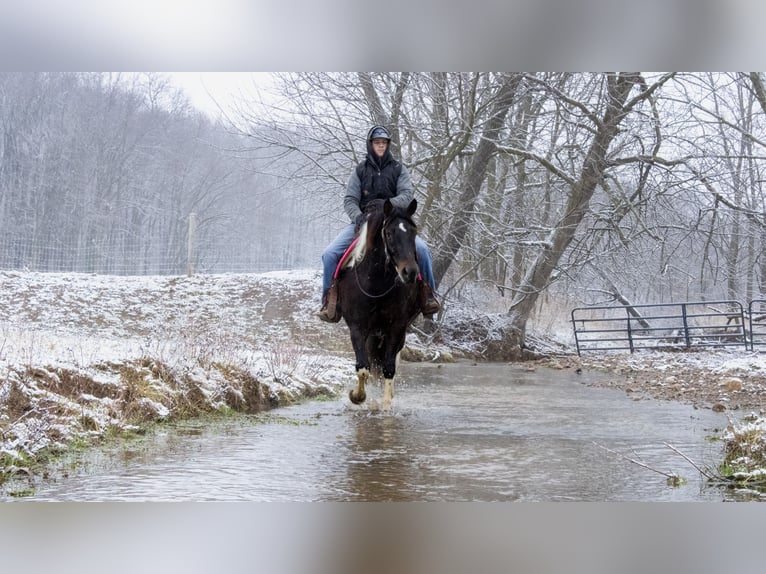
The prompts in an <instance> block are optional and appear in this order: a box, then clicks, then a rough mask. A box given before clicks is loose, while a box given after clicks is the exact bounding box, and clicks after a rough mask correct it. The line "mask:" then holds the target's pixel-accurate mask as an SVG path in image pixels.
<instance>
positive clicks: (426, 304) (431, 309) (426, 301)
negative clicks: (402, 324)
mask: <svg viewBox="0 0 766 574" xmlns="http://www.w3.org/2000/svg"><path fill="white" fill-rule="evenodd" d="M418 296H419V299H420V311H421V313H423V318H425V319H433V316H434V314H435V313H438V312H439V310H440V309H441V305H440V304H439V301H437V300H436V296H435V295H434V292H433V290H431V287H429V285H428V283H426V282H425V281H420V293H419V294H418Z"/></svg>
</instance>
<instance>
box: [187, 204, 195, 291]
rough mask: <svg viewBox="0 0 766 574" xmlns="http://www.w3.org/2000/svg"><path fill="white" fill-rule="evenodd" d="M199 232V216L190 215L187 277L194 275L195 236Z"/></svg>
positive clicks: (192, 213)
mask: <svg viewBox="0 0 766 574" xmlns="http://www.w3.org/2000/svg"><path fill="white" fill-rule="evenodd" d="M196 231H197V214H196V213H195V212H193V211H192V212H191V213H190V214H189V230H188V233H187V235H186V275H187V276H189V277H191V276H192V275H194V235H195V233H196Z"/></svg>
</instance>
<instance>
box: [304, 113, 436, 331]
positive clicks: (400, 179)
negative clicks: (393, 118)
mask: <svg viewBox="0 0 766 574" xmlns="http://www.w3.org/2000/svg"><path fill="white" fill-rule="evenodd" d="M390 143H391V135H390V134H389V132H388V130H387V129H386V128H384V127H383V126H373V127H372V128H370V131H369V132H367V158H366V159H365V160H364V161H363V162H361V163H360V164H359V165H358V166H357V167H356V169H355V170H354V171H353V173H352V174H351V178H350V179H349V181H348V186H347V188H346V196H345V197H344V198H343V209H344V210H345V211H346V214H347V215H348V217H349V219H350V220H351V223H350V224H349V225H347V226H346V227H344V228H343V229H342V230H341V232H340V233H339V234H338V236H337V237H336V238H335V239H334V240H333V241H332V243H330V245H328V246H327V247H326V248H325V250H324V252H323V253H322V266H323V272H324V275H323V277H322V309H321V311H319V318H320V319H322V321H329V322H332V323H335V322H337V321H339V320H340V309H339V307H338V304H337V303H338V289H337V285H336V283H335V281H333V274H334V273H335V268H336V267H337V265H338V262H339V261H340V258H341V256H342V255H343V253H345V251H346V249H347V248H348V246H349V245H351V242H352V241H353V240H354V234H355V231H358V229H359V228H360V227H361V226H362V224H363V223H364V221H365V218H366V215H365V214H364V209H365V207H366V206H367V203H368V202H369V201H370V200H373V199H390V200H391V203H394V204H395V205H397V206H399V207H407V206H408V205H409V203H410V201H412V197H413V190H412V180H411V179H410V173H409V171H407V168H406V167H404V165H403V164H401V163H400V162H398V161H396V160H395V159H394V157H393V156H392V155H391V150H390V149H389V148H390ZM415 248H416V250H417V257H418V267H419V268H420V273H421V275H422V277H423V279H424V280H423V281H419V285H420V289H421V294H420V299H421V301H422V302H423V303H422V304H421V311H422V313H423V315H424V316H426V317H430V316H432V315H433V314H434V313H436V312H437V311H438V310H439V309H440V305H439V302H438V301H437V300H436V298H435V297H434V291H435V290H436V283H435V281H434V274H433V269H432V260H431V251H430V250H429V249H428V246H427V245H426V243H425V241H423V240H422V239H421V238H420V237H417V236H416V237H415Z"/></svg>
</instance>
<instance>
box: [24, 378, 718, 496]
mask: <svg viewBox="0 0 766 574" xmlns="http://www.w3.org/2000/svg"><path fill="white" fill-rule="evenodd" d="M596 376H603V375H597V374H587V373H584V374H582V375H579V376H578V375H575V374H573V373H572V372H571V371H557V370H550V369H544V368H539V369H537V370H534V371H529V370H527V369H526V368H524V367H520V366H515V365H505V364H479V365H471V364H468V363H461V364H453V365H441V366H439V365H431V364H403V365H402V366H401V369H400V378H399V381H398V384H397V387H396V395H395V397H394V408H393V411H392V412H391V413H390V414H383V413H380V412H377V411H375V410H371V409H370V408H368V407H361V408H360V407H356V406H353V405H351V404H350V403H349V401H348V399H347V398H342V399H338V400H336V401H324V402H308V403H305V404H302V405H297V406H294V407H287V408H281V409H277V410H274V411H271V412H269V413H265V414H263V415H258V416H255V417H236V418H235V419H230V420H225V421H219V422H215V423H204V424H203V423H200V422H193V423H185V424H182V425H178V426H176V427H172V428H171V427H168V426H166V427H163V428H161V429H160V430H158V431H157V432H156V433H154V434H153V435H152V436H150V437H146V438H143V439H140V440H138V441H131V442H129V443H128V444H127V445H126V446H125V447H124V448H122V449H118V450H111V451H110V450H96V451H94V452H91V453H88V459H87V461H86V464H85V466H84V468H81V469H80V470H72V471H70V472H69V475H68V476H67V477H66V478H65V477H62V476H57V478H55V479H53V480H49V481H45V482H42V483H41V484H39V485H37V489H36V493H35V494H34V495H33V496H31V497H29V498H26V499H25V500H30V499H31V500H41V501H54V500H55V501H64V500H66V501H85V500H88V501H123V500H134V501H137V500H140V501H205V500H216V501H244V500H247V501H357V500H358V501H388V500H392V501H720V500H724V499H726V497H731V496H732V495H731V494H727V493H726V492H725V491H722V490H720V489H717V488H712V487H707V486H706V485H705V481H704V479H703V478H702V477H700V476H699V473H698V472H697V470H695V469H694V468H693V467H692V466H691V465H690V464H689V463H688V462H686V461H685V460H683V459H682V458H681V457H680V456H679V455H678V454H676V453H674V452H673V451H672V450H671V449H670V448H668V447H667V446H666V445H665V443H669V444H671V445H673V446H674V447H676V448H677V449H679V450H680V451H681V452H683V453H684V454H686V455H687V456H689V457H690V458H691V459H692V460H694V461H695V462H697V463H698V464H700V465H701V466H708V467H711V468H715V466H716V464H717V463H718V461H719V460H720V449H721V446H720V443H717V442H711V441H709V440H707V439H706V437H708V436H710V435H715V434H718V432H719V430H720V429H721V428H722V427H724V426H725V425H726V423H727V419H726V416H725V415H724V414H722V413H714V412H712V411H710V410H706V409H705V410H695V409H693V408H692V407H689V406H686V405H680V404H675V403H668V402H660V401H634V400H631V399H630V398H629V397H628V396H626V394H625V393H624V392H622V391H617V390H613V389H600V388H593V387H589V386H586V385H584V384H582V382H583V381H584V380H585V379H584V378H586V377H596ZM381 394H382V389H381V388H380V387H379V386H377V385H372V386H368V403H374V401H375V400H376V398H379V397H380V395H381ZM606 449H611V450H613V451H617V452H618V453H621V454H622V455H624V456H620V455H619V454H615V453H612V452H609V451H607V450H606ZM625 457H630V458H633V459H636V460H640V461H641V462H643V463H644V464H645V465H647V466H648V467H650V468H652V469H656V470H659V471H662V472H666V473H673V472H675V473H677V474H679V475H681V476H682V477H683V478H685V479H686V480H687V481H688V482H687V484H685V485H683V486H680V487H675V488H674V487H670V486H668V485H667V483H666V477H665V476H663V475H661V474H659V473H658V472H654V471H652V470H649V469H646V468H642V467H641V466H639V465H637V464H634V463H632V462H629V461H628V460H626V458H625Z"/></svg>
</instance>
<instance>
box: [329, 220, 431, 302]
mask: <svg viewBox="0 0 766 574" xmlns="http://www.w3.org/2000/svg"><path fill="white" fill-rule="evenodd" d="M353 240H354V224H353V223H350V224H349V225H347V226H346V227H344V228H343V229H342V230H341V232H340V233H338V236H337V237H336V238H335V239H333V240H332V243H330V245H328V246H327V247H326V248H325V250H324V252H323V253H322V272H323V275H322V295H324V294H325V293H327V290H328V289H329V288H330V285H332V276H333V274H334V273H335V268H336V267H337V266H338V262H339V261H340V258H341V257H343V254H344V253H345V252H346V249H348V246H349V245H351V242H352V241H353ZM415 250H416V251H417V252H418V267H419V268H420V274H421V275H422V276H423V280H424V281H425V282H426V283H427V284H428V286H429V287H431V289H432V290H433V291H434V292H435V291H436V281H435V280H434V270H433V260H432V258H431V250H430V249H428V245H426V242H425V241H423V240H422V239H421V238H420V237H415Z"/></svg>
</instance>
